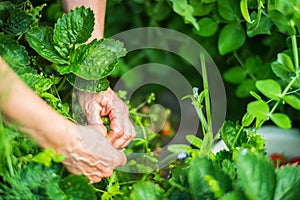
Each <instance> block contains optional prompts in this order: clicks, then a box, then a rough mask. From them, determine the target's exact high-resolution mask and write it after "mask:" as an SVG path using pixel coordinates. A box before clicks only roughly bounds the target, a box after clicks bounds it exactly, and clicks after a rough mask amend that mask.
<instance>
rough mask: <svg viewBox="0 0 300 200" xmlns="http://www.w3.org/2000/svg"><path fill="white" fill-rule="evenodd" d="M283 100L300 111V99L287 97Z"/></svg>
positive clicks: (292, 96)
mask: <svg viewBox="0 0 300 200" xmlns="http://www.w3.org/2000/svg"><path fill="white" fill-rule="evenodd" d="M283 100H284V101H285V102H286V103H287V104H289V105H290V106H292V107H293V108H295V109H297V110H300V99H299V98H298V97H296V96H294V95H287V96H284V97H283Z"/></svg>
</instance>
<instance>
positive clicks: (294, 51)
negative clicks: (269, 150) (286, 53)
mask: <svg viewBox="0 0 300 200" xmlns="http://www.w3.org/2000/svg"><path fill="white" fill-rule="evenodd" d="M291 38H292V49H293V56H294V65H295V70H296V76H295V77H294V78H293V79H292V80H291V81H290V82H289V84H288V85H287V86H286V87H285V89H284V90H283V92H282V94H281V99H279V100H278V101H277V102H276V104H275V105H274V106H273V108H272V109H271V111H270V113H269V115H272V114H273V113H274V112H275V110H276V109H277V107H278V106H279V105H280V103H281V102H282V98H283V97H284V96H285V95H286V94H287V93H288V91H289V90H290V88H291V87H292V86H293V84H294V83H295V82H296V80H297V79H298V78H299V73H298V70H297V69H298V68H299V59H298V47H297V40H296V35H295V34H293V35H292V36H291ZM265 121H266V120H264V121H262V122H261V125H262V124H263V123H264V122H265Z"/></svg>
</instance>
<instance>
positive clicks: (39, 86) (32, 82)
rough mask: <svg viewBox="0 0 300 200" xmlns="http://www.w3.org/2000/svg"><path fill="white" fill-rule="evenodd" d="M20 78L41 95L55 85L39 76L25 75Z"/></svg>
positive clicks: (48, 79)
mask: <svg viewBox="0 0 300 200" xmlns="http://www.w3.org/2000/svg"><path fill="white" fill-rule="evenodd" d="M20 78H21V79H22V80H23V81H24V82H25V83H26V84H27V85H28V86H29V87H30V88H31V89H33V90H34V91H36V92H38V93H40V92H44V91H47V90H48V89H50V87H51V86H52V85H53V81H52V80H51V79H50V78H45V77H43V76H41V75H38V74H32V73H24V74H22V75H20Z"/></svg>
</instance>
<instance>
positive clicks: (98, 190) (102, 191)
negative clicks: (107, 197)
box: [93, 187, 106, 193]
mask: <svg viewBox="0 0 300 200" xmlns="http://www.w3.org/2000/svg"><path fill="white" fill-rule="evenodd" d="M93 188H94V190H95V191H96V192H101V193H105V192H106V191H104V190H101V189H98V188H96V187H93Z"/></svg>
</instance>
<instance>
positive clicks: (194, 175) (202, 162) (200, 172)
mask: <svg viewBox="0 0 300 200" xmlns="http://www.w3.org/2000/svg"><path fill="white" fill-rule="evenodd" d="M213 175H214V169H213V164H212V162H211V160H208V159H207V158H206V157H204V158H199V157H196V158H194V159H193V160H192V161H191V163H190V169H189V172H188V180H189V186H190V191H191V193H192V195H193V199H195V200H202V199H209V198H212V197H213V193H212V191H211V190H210V187H209V185H208V184H207V182H206V181H205V177H206V176H213Z"/></svg>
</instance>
